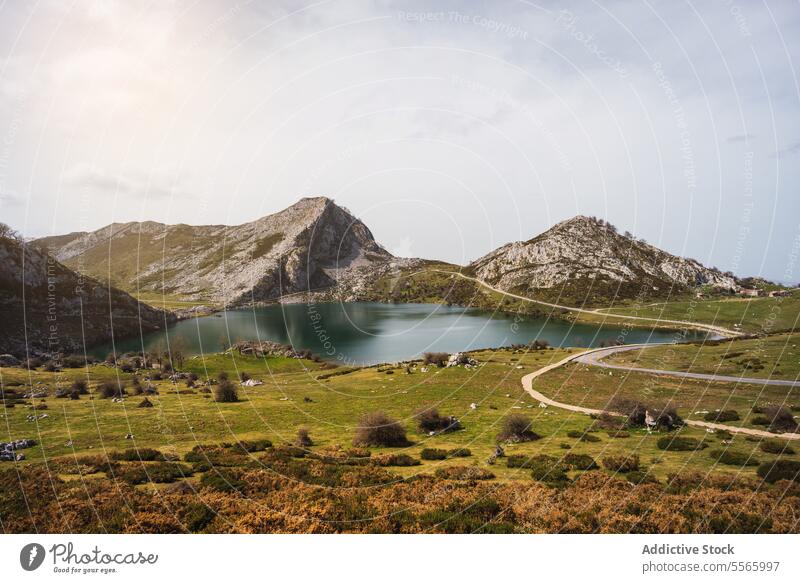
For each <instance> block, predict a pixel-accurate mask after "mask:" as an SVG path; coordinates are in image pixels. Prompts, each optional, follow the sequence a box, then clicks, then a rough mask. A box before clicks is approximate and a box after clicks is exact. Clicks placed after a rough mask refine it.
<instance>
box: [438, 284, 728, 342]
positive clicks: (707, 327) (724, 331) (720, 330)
mask: <svg viewBox="0 0 800 583" xmlns="http://www.w3.org/2000/svg"><path fill="white" fill-rule="evenodd" d="M432 271H438V272H439V273H449V274H451V275H457V276H458V277H460V278H462V279H466V280H469V281H473V282H475V283H477V284H479V285H482V286H483V287H485V288H486V289H489V290H492V291H493V292H495V293H498V294H502V295H504V296H508V297H510V298H515V299H518V300H523V301H526V302H531V303H534V304H539V305H542V306H547V307H549V308H556V309H559V310H567V311H570V312H576V313H580V314H592V315H594V316H606V317H608V318H621V319H624V320H638V321H640V322H655V323H656V324H668V325H672V326H680V327H684V328H694V329H697V330H704V331H706V332H713V333H714V334H719V335H720V336H725V337H727V338H734V337H736V336H742V333H741V332H737V331H736V330H730V329H728V328H724V327H722V326H714V325H713V324H702V323H700V322H689V321H687V320H662V319H659V318H647V317H645V316H628V315H625V314H609V313H607V312H599V311H598V310H601V309H607V308H595V309H592V310H590V309H586V308H574V307H571V306H562V305H560V304H553V303H551V302H545V301H543V300H534V299H533V298H529V297H526V296H521V295H518V294H512V293H511V292H507V291H503V290H501V289H498V288H496V287H494V286H492V285H489V284H488V283H486V282H485V281H481V280H480V279H477V278H475V277H470V276H468V275H464V274H463V273H459V272H457V271H446V270H444V269H433V270H432Z"/></svg>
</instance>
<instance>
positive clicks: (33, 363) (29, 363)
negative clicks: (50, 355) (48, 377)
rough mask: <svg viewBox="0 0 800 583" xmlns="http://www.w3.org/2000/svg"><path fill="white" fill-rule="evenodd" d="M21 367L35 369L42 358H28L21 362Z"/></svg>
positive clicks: (40, 364) (39, 364) (40, 363)
mask: <svg viewBox="0 0 800 583" xmlns="http://www.w3.org/2000/svg"><path fill="white" fill-rule="evenodd" d="M22 366H23V368H27V369H28V370H35V369H37V368H39V367H40V366H42V359H41V358H36V357H33V358H29V359H28V360H26V361H25V362H24V363H23V365H22Z"/></svg>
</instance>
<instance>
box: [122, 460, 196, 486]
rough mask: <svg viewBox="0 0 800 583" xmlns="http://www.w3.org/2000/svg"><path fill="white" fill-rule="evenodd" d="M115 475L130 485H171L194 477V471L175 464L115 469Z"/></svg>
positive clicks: (167, 463) (130, 466) (158, 463)
mask: <svg viewBox="0 0 800 583" xmlns="http://www.w3.org/2000/svg"><path fill="white" fill-rule="evenodd" d="M114 474H115V475H117V476H119V477H120V478H122V479H123V480H125V481H126V482H128V483H129V484H147V483H154V484H169V483H171V482H174V481H176V480H179V479H181V478H185V477H186V476H191V475H192V469H191V468H190V467H189V466H186V465H184V464H179V463H174V462H155V463H151V464H146V465H143V464H135V465H127V466H119V467H117V468H114Z"/></svg>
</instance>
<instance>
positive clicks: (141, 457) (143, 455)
mask: <svg viewBox="0 0 800 583" xmlns="http://www.w3.org/2000/svg"><path fill="white" fill-rule="evenodd" d="M108 457H109V459H112V460H114V461H118V462H139V461H142V462H156V461H158V462H161V461H164V454H162V453H161V452H160V451H158V450H157V449H153V448H151V447H140V448H138V449H125V450H123V451H113V452H111V453H110V454H109V456H108Z"/></svg>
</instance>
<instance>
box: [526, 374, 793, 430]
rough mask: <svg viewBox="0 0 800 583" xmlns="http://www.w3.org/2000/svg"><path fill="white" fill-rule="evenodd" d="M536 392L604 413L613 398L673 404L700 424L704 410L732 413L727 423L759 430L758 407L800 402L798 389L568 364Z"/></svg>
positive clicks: (546, 377)
mask: <svg viewBox="0 0 800 583" xmlns="http://www.w3.org/2000/svg"><path fill="white" fill-rule="evenodd" d="M534 388H535V389H536V390H538V391H540V392H541V393H543V394H544V395H546V396H548V397H550V398H551V399H554V400H556V401H559V402H563V403H570V404H574V405H581V406H584V407H589V408H593V409H606V408H608V404H609V402H610V401H611V400H612V399H613V398H614V397H615V396H625V397H633V398H635V399H638V400H640V401H642V402H644V403H645V404H652V405H659V404H666V403H669V404H671V405H674V406H676V407H677V408H678V412H679V413H680V414H681V416H683V417H684V418H686V419H695V420H702V419H703V417H704V415H705V412H707V411H711V410H715V409H732V410H735V411H736V412H737V413H739V416H740V420H739V421H730V422H727V423H726V424H727V425H733V426H743V427H753V428H759V427H756V426H755V425H753V424H752V423H751V420H752V418H753V417H754V415H753V414H752V413H751V409H752V407H753V405H754V404H756V403H757V404H759V405H764V404H768V403H782V404H787V405H791V404H795V403H800V389H797V388H790V387H777V386H762V385H751V384H744V383H739V384H735V383H723V382H709V381H700V380H692V379H680V378H675V377H668V376H656V375H649V374H645V373H636V372H630V373H628V372H625V371H618V370H614V371H611V370H608V369H602V368H598V367H589V366H586V365H584V364H580V363H578V364H569V365H567V366H565V367H562V368H560V369H556V370H554V371H552V372H549V373H547V374H546V375H544V376H543V377H541V378H540V379H537V381H536V383H535V385H534Z"/></svg>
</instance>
